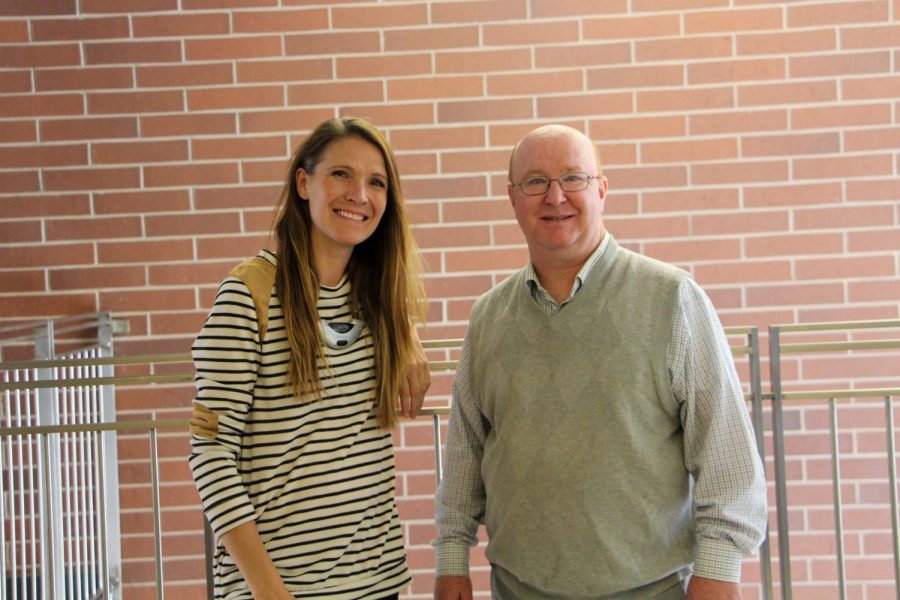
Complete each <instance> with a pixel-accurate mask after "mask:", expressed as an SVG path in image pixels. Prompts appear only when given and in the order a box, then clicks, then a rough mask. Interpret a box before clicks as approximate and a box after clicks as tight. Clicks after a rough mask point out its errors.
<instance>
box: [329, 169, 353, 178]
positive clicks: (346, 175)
mask: <svg viewBox="0 0 900 600" xmlns="http://www.w3.org/2000/svg"><path fill="white" fill-rule="evenodd" d="M331 174H332V175H333V176H334V177H340V178H341V179H349V178H350V173H348V172H347V171H344V170H343V169H338V170H336V171H332V172H331Z"/></svg>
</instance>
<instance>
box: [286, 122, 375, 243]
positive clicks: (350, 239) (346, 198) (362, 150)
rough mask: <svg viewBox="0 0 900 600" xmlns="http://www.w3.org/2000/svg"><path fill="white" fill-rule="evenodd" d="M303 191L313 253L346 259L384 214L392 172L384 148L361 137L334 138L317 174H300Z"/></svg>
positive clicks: (371, 231) (299, 172)
mask: <svg viewBox="0 0 900 600" xmlns="http://www.w3.org/2000/svg"><path fill="white" fill-rule="evenodd" d="M295 180H296V184H297V191H298V192H299V193H300V197H301V198H303V199H304V200H306V201H307V202H309V213H310V215H311V217H312V222H313V229H312V232H311V238H312V246H313V252H314V253H315V255H317V256H330V257H332V258H346V259H347V260H349V258H350V254H352V252H353V247H354V246H356V245H357V244H359V243H361V242H363V241H365V240H366V239H368V237H369V236H371V235H372V234H373V233H374V232H375V229H377V228H378V223H379V222H381V217H382V215H384V211H385V206H386V205H387V198H388V194H387V192H388V189H387V188H388V177H387V169H385V165H384V159H383V158H382V156H381V152H380V151H379V150H378V147H377V146H375V145H373V144H371V143H369V142H367V141H365V140H364V139H362V138H359V137H355V136H353V137H345V138H340V139H338V140H336V141H334V142H332V143H331V144H330V145H329V146H328V147H327V148H326V149H325V152H324V153H323V154H322V158H321V160H320V161H319V164H318V165H316V167H315V170H314V172H313V173H308V172H307V171H306V170H305V169H303V168H302V167H301V168H299V169H297V172H296V173H295Z"/></svg>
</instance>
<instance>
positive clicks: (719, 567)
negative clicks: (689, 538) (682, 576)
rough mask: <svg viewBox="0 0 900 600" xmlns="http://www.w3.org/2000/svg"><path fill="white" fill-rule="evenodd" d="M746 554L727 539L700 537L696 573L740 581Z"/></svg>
mask: <svg viewBox="0 0 900 600" xmlns="http://www.w3.org/2000/svg"><path fill="white" fill-rule="evenodd" d="M743 558H744V555H743V554H742V553H741V551H740V550H738V549H737V548H735V547H734V544H731V543H729V542H728V541H725V540H716V539H711V538H700V539H699V540H698V541H697V559H696V560H695V561H694V575H698V576H700V577H706V578H707V579H715V580H718V581H728V582H730V583H740V581H741V561H742V560H743Z"/></svg>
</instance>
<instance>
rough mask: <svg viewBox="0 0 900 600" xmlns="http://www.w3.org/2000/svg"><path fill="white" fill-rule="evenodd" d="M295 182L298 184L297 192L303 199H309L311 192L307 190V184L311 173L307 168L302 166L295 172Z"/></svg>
mask: <svg viewBox="0 0 900 600" xmlns="http://www.w3.org/2000/svg"><path fill="white" fill-rule="evenodd" d="M294 183H295V184H296V185H297V194H298V195H299V196H300V198H301V199H303V200H309V194H308V193H307V191H306V188H307V185H308V184H309V174H308V173H307V172H306V169H304V168H303V167H300V168H299V169H297V172H296V173H294Z"/></svg>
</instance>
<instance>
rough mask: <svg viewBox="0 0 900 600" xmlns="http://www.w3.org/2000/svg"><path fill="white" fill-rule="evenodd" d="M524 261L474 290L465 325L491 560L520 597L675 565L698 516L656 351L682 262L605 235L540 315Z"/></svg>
mask: <svg viewBox="0 0 900 600" xmlns="http://www.w3.org/2000/svg"><path fill="white" fill-rule="evenodd" d="M523 273H524V272H522V271H520V272H518V273H516V274H515V275H513V276H512V277H510V278H509V279H507V280H506V281H505V282H503V283H502V284H500V285H498V286H497V287H496V288H495V289H494V290H493V291H491V292H490V293H488V294H487V295H485V296H484V297H483V298H482V299H481V300H479V302H478V303H477V304H476V306H475V308H474V309H473V312H472V319H471V323H470V329H469V331H470V336H471V344H472V354H471V357H472V361H471V369H472V371H471V373H472V380H471V381H472V389H473V390H474V393H475V396H476V401H477V402H478V403H479V405H480V406H481V410H482V413H483V414H484V416H485V418H486V419H487V421H488V422H489V424H490V425H489V427H490V432H489V434H488V437H487V439H486V442H485V445H484V457H483V461H482V467H481V470H482V477H483V479H484V484H485V489H486V493H487V507H486V513H485V523H486V525H487V530H488V535H489V539H490V542H489V545H488V548H487V557H488V559H489V560H490V561H491V562H492V563H493V564H494V565H496V566H498V567H500V568H501V572H502V571H505V572H506V573H507V574H509V575H512V576H514V578H515V579H517V580H518V581H517V582H516V586H518V590H517V591H516V592H515V595H516V597H522V598H526V597H540V598H548V597H566V598H597V597H601V596H604V595H606V594H612V593H616V592H619V591H623V590H630V589H634V588H637V587H639V586H642V585H645V584H648V583H651V582H655V581H659V580H661V579H663V578H666V577H667V576H669V575H671V574H673V573H677V572H679V571H682V572H683V571H684V570H685V569H686V567H688V565H690V563H691V562H692V553H693V549H694V526H693V519H692V516H691V502H690V481H689V476H688V472H687V471H686V469H685V466H684V457H683V443H682V435H683V433H682V427H681V421H680V419H679V405H678V403H677V401H676V400H675V398H674V397H673V394H672V390H671V384H670V377H669V373H668V369H667V367H666V357H665V354H666V345H667V342H668V341H669V338H670V336H671V331H672V319H673V312H674V308H675V302H676V295H677V290H678V286H679V284H680V282H681V281H682V280H683V278H684V277H686V276H687V274H686V273H684V272H683V271H681V270H679V269H676V268H675V267H672V266H669V265H666V264H664V263H660V262H658V261H655V260H652V259H648V258H646V257H642V256H640V255H638V254H635V253H633V252H630V251H628V250H626V249H624V248H620V247H619V246H618V245H617V244H616V242H615V240H610V245H609V247H608V248H607V250H606V252H605V254H604V256H603V257H601V258H600V260H599V262H598V263H597V264H596V265H595V266H594V268H593V270H592V271H591V273H590V275H589V276H588V278H587V281H585V282H584V285H583V286H582V288H581V289H580V291H579V292H578V293H577V294H576V295H575V297H574V298H573V299H572V300H571V301H570V302H569V304H567V305H566V306H565V307H564V308H563V309H562V310H561V311H560V312H558V313H557V314H555V315H553V316H549V317H548V316H546V315H544V314H543V313H542V312H541V310H540V309H539V308H538V307H537V305H536V303H535V302H534V300H533V299H532V298H531V296H530V293H529V290H528V286H527V284H526V282H525V278H524V274H523ZM676 580H677V577H676Z"/></svg>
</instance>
